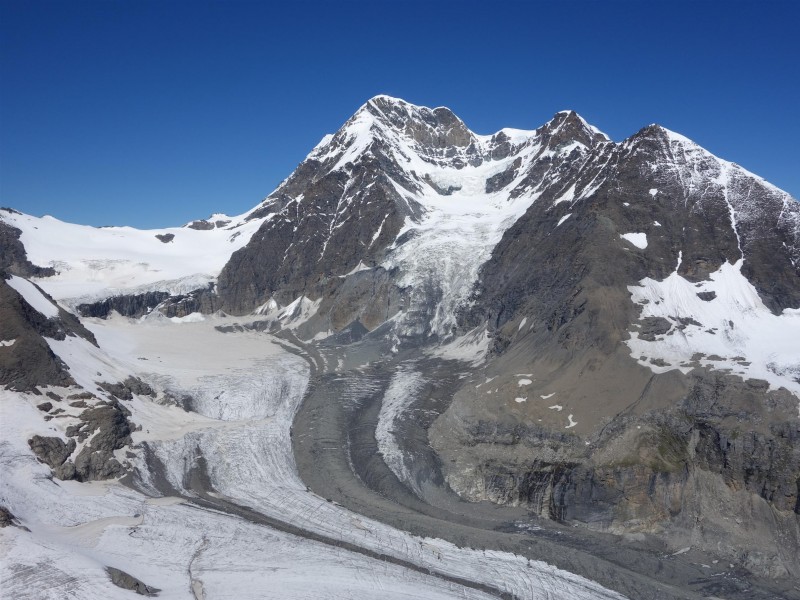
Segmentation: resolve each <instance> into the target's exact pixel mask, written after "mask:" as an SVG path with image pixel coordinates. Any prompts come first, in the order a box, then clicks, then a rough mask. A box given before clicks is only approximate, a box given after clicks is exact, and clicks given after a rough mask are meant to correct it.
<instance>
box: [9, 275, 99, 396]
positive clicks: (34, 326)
mask: <svg viewBox="0 0 800 600" xmlns="http://www.w3.org/2000/svg"><path fill="white" fill-rule="evenodd" d="M70 317H71V318H70ZM67 320H68V321H69V323H67V324H65V323H64V322H63V321H62V322H59V321H60V320H56V319H48V318H46V317H45V316H44V315H42V314H41V313H39V312H38V311H36V310H35V309H34V308H33V307H32V306H31V305H30V304H28V303H27V302H26V301H25V299H24V298H23V297H22V296H21V295H20V294H19V293H18V292H17V291H16V290H14V289H13V288H12V287H11V286H10V285H8V284H7V283H6V282H5V280H4V279H2V278H0V339H2V340H8V342H6V344H3V345H2V346H0V385H3V386H5V387H8V388H10V389H13V390H16V391H20V392H22V391H34V390H36V386H42V385H58V386H66V385H70V384H72V383H73V380H72V377H71V376H70V374H69V372H68V370H67V368H66V366H65V365H64V363H63V362H62V361H61V359H59V358H58V357H57V356H56V355H55V354H53V351H52V350H51V349H50V347H49V346H48V345H47V342H46V341H45V340H44V337H43V336H47V337H54V338H59V337H60V338H61V339H63V338H64V337H65V336H66V335H67V333H68V332H71V331H72V330H73V329H77V328H75V327H70V324H72V325H74V323H76V322H77V319H75V317H74V316H73V315H69V316H68V317H67ZM79 331H81V332H82V333H84V332H85V334H88V335H91V334H90V333H89V332H88V331H85V329H84V328H83V326H82V325H80V329H79ZM37 391H38V390H37Z"/></svg>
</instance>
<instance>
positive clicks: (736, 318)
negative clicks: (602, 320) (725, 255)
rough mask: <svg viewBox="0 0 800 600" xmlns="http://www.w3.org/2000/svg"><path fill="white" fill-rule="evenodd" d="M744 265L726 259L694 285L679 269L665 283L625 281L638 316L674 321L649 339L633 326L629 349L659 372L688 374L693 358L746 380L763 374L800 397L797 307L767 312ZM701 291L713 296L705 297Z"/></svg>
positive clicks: (759, 377)
mask: <svg viewBox="0 0 800 600" xmlns="http://www.w3.org/2000/svg"><path fill="white" fill-rule="evenodd" d="M741 269H742V261H741V259H740V260H738V261H736V264H733V265H732V264H730V263H725V264H723V265H722V267H721V268H720V269H719V270H718V271H716V272H714V273H712V274H711V276H710V280H709V281H702V282H700V283H691V282H689V281H687V280H686V279H684V278H683V277H681V276H680V275H678V272H677V268H676V270H675V272H673V273H671V274H670V275H669V276H668V277H667V278H666V279H664V280H663V281H655V280H653V279H650V278H646V279H643V280H642V281H641V282H640V284H639V285H638V286H630V287H629V288H628V289H629V291H630V292H631V296H632V299H633V301H634V302H635V303H637V304H639V305H640V306H642V313H641V318H646V317H662V318H665V319H667V320H668V321H669V322H670V323H672V325H673V327H672V329H671V330H670V331H668V332H667V333H666V334H664V335H661V336H657V337H656V339H655V340H654V341H645V340H642V339H639V334H638V332H637V331H633V332H632V333H631V339H630V340H628V341H627V342H626V343H627V344H628V347H629V348H630V349H631V355H632V356H633V357H634V358H635V359H637V360H638V361H639V363H640V364H642V365H644V366H646V367H648V368H650V369H651V370H653V371H654V372H657V373H658V372H664V371H669V370H671V369H681V370H682V371H683V372H689V371H690V370H691V369H692V366H691V364H690V363H693V362H694V360H697V361H698V362H699V363H700V364H701V365H703V366H710V367H712V368H714V369H718V370H726V371H729V372H731V373H734V374H737V375H741V376H742V377H743V378H745V379H750V378H753V379H764V380H766V381H768V382H769V383H770V386H771V388H772V389H775V388H777V387H781V386H782V387H785V388H786V389H788V390H789V391H791V392H792V393H794V394H795V395H796V396H798V397H800V344H799V343H798V340H800V309H790V308H787V309H785V310H784V311H783V313H782V314H780V315H774V314H772V312H770V310H769V309H768V308H767V307H766V306H764V303H763V302H762V300H761V298H760V297H759V295H758V292H757V291H756V289H755V288H754V287H753V284H752V283H750V282H749V281H748V280H747V279H746V278H745V276H744V275H742V272H741ZM698 294H708V295H709V296H713V297H712V298H711V299H710V300H703V299H701V297H700V296H698ZM707 297H708V296H707ZM681 319H683V320H684V321H683V322H681ZM696 354H699V356H695V355H696ZM652 359H661V361H664V363H665V364H666V366H662V365H656V364H653V363H652V362H651V360H652Z"/></svg>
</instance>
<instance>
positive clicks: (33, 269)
mask: <svg viewBox="0 0 800 600" xmlns="http://www.w3.org/2000/svg"><path fill="white" fill-rule="evenodd" d="M0 211H5V212H9V213H14V212H16V211H14V210H13V209H11V208H0ZM21 233H22V232H21V231H20V230H19V229H17V228H16V227H12V226H11V225H9V224H8V223H5V222H3V221H0V272H3V271H5V272H7V273H11V274H12V275H19V276H20V277H51V276H53V275H55V274H56V272H55V270H54V269H53V268H52V267H37V266H36V265H34V264H32V263H31V262H30V261H29V260H28V256H27V253H26V252H25V246H23V245H22V242H21V241H20V240H19V238H20V234H21Z"/></svg>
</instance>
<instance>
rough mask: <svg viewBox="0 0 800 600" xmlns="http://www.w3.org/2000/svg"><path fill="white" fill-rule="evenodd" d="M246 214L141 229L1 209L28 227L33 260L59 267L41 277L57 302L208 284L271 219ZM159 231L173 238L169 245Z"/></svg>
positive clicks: (24, 237) (26, 241) (25, 238)
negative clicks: (206, 223)
mask: <svg viewBox="0 0 800 600" xmlns="http://www.w3.org/2000/svg"><path fill="white" fill-rule="evenodd" d="M246 217H247V213H245V214H243V215H240V216H237V217H228V216H226V215H213V216H212V217H211V219H213V220H214V221H218V222H220V223H227V224H225V225H224V226H222V227H215V228H214V229H209V230H197V229H192V228H189V227H169V228H164V229H152V230H141V229H134V228H133V227H89V226H86V225H75V224H73V223H65V222H64V221H59V220H58V219H56V218H54V217H50V216H44V217H41V218H39V217H33V216H31V215H26V214H19V213H16V212H6V211H0V219H2V220H3V221H5V222H6V223H8V224H9V225H11V226H12V227H15V228H17V229H19V230H20V231H21V232H22V234H21V236H20V240H21V242H22V243H23V245H24V246H25V251H26V252H27V254H28V260H30V261H31V262H32V263H33V264H35V265H37V266H39V267H53V268H54V269H55V270H56V272H57V274H56V275H55V276H54V277H46V278H41V279H37V280H36V283H37V285H40V286H41V287H42V289H44V290H45V291H46V292H47V293H48V294H50V295H51V296H52V297H53V298H55V299H56V300H59V301H61V300H68V299H73V300H74V301H75V302H77V301H81V302H86V301H91V300H97V299H104V298H107V297H109V296H112V295H115V294H117V293H122V292H125V293H142V292H145V291H151V290H164V291H168V292H170V293H182V292H188V291H191V290H194V289H197V288H200V287H205V286H206V285H207V284H208V283H209V282H211V281H213V280H214V279H215V278H216V276H217V275H218V274H219V272H220V271H221V270H222V267H224V266H225V263H227V262H228V259H229V258H230V256H231V254H233V253H234V252H235V251H236V250H238V249H239V248H241V247H243V246H244V245H246V244H247V242H248V241H250V238H251V237H252V235H253V233H255V231H256V230H257V229H258V228H259V227H260V226H261V224H262V223H263V222H264V220H265V219H266V217H264V218H258V219H252V220H250V221H247V220H246ZM157 235H161V236H170V235H171V236H173V237H172V239H171V241H168V242H166V243H165V242H163V241H161V240H160V239H158V238H157V237H156V236H157ZM164 239H168V237H167V238H164Z"/></svg>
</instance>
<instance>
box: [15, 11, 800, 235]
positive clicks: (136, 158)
mask: <svg viewBox="0 0 800 600" xmlns="http://www.w3.org/2000/svg"><path fill="white" fill-rule="evenodd" d="M799 5H800V2H795V1H792V2H777V1H772V2H770V1H761V2H737V1H735V0H733V1H719V2H711V1H705V2H704V1H702V0H695V1H693V2H685V3H682V2H674V1H669V2H666V1H665V2H657V1H654V0H653V1H646V0H642V1H639V2H628V1H600V0H597V1H593V2H569V1H566V2H564V1H562V2H489V1H485V2H471V1H469V0H461V1H458V2H456V1H449V2H448V1H439V2H437V1H435V0H429V1H428V2H404V1H391V2H390V1H388V0H383V1H381V0H372V1H371V2H348V1H346V0H345V1H340V2H333V1H331V2H323V3H310V2H298V1H289V0H286V1H285V2H283V3H282V6H279V5H278V3H277V2H266V1H264V2H180V1H175V0H169V1H158V2H149V1H142V0H136V1H133V0H131V1H129V2H121V1H116V0H104V1H102V2H87V1H76V2H66V1H59V2H54V3H52V2H39V1H35V0H34V1H31V0H24V1H14V2H9V1H7V0H0V61H2V64H1V65H0V69H1V70H0V205H3V206H13V207H15V208H17V209H19V210H22V211H24V212H28V213H32V214H36V215H41V214H52V215H54V216H56V217H58V218H61V219H64V220H68V221H73V222H80V223H88V224H93V225H106V224H128V225H134V226H138V227H163V226H167V225H178V224H182V223H184V222H186V221H189V220H190V219H193V218H200V217H205V216H208V215H209V214H210V213H212V212H218V211H219V212H227V213H229V214H236V213H240V212H243V211H245V210H247V209H248V208H250V207H252V206H253V205H255V204H257V203H258V202H259V201H260V200H261V199H262V198H263V197H264V196H266V195H267V194H269V193H270V192H271V191H272V190H273V189H274V188H275V187H276V185H277V184H278V183H279V182H280V181H281V180H282V179H284V178H285V177H287V176H288V175H289V174H290V173H291V172H292V170H293V169H294V167H295V166H296V165H297V164H298V163H299V162H300V161H301V160H302V159H303V158H304V157H305V155H306V154H307V153H308V152H309V151H310V150H311V148H312V147H313V146H314V145H315V144H316V143H317V142H318V141H319V139H320V138H321V137H322V136H323V135H324V134H325V133H328V132H333V131H335V130H336V129H337V128H338V127H339V126H340V125H341V124H342V123H343V122H344V121H345V120H346V119H347V118H348V117H349V116H350V115H351V114H352V113H353V112H355V111H356V110H357V109H358V107H359V106H360V105H361V104H362V103H363V102H364V101H366V100H367V99H368V98H370V97H371V96H373V95H375V94H379V93H386V94H390V95H393V96H398V97H401V98H404V99H406V100H408V101H410V102H413V103H416V104H422V105H426V106H440V105H445V106H449V107H450V108H452V109H453V110H454V111H455V112H456V114H458V115H459V116H460V117H461V118H462V119H464V121H465V122H466V123H467V125H468V126H469V127H470V128H471V129H473V130H474V131H476V132H478V133H491V132H494V131H496V130H498V129H500V128H502V127H506V126H507V127H518V128H523V129H533V128H536V127H538V126H539V125H541V124H542V123H544V122H545V121H547V120H548V119H549V118H551V117H552V115H553V114H554V113H555V112H556V111H558V110H561V109H565V108H572V109H575V110H577V111H578V112H579V113H580V114H581V115H582V116H583V117H584V118H586V119H587V120H588V121H589V122H590V123H592V124H594V125H596V126H597V127H599V128H600V129H602V130H603V131H605V132H606V133H608V134H609V135H610V136H611V137H612V138H613V139H615V140H621V139H624V138H625V137H627V136H629V135H631V134H633V133H634V132H636V131H637V130H638V129H640V128H641V127H643V126H645V125H647V124H649V123H653V122H657V123H660V124H662V125H664V126H665V127H668V128H670V129H673V130H675V131H678V132H680V133H682V134H684V135H686V136H688V137H690V138H692V139H694V140H695V141H697V142H698V143H700V144H701V145H703V146H705V147H706V148H708V149H709V150H711V151H712V152H714V153H715V154H717V155H719V156H722V157H723V158H727V159H729V160H732V161H735V162H737V163H739V164H741V165H742V166H744V167H746V168H748V169H750V170H751V171H754V172H756V173H758V174H759V175H762V176H763V177H765V178H766V179H768V180H770V181H771V182H773V183H774V184H776V185H778V186H779V187H782V188H783V189H785V190H787V191H789V192H790V193H792V195H793V196H795V197H796V198H797V197H800V114H799V113H800V34H799V33H798V29H799V28H800V7H799Z"/></svg>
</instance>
